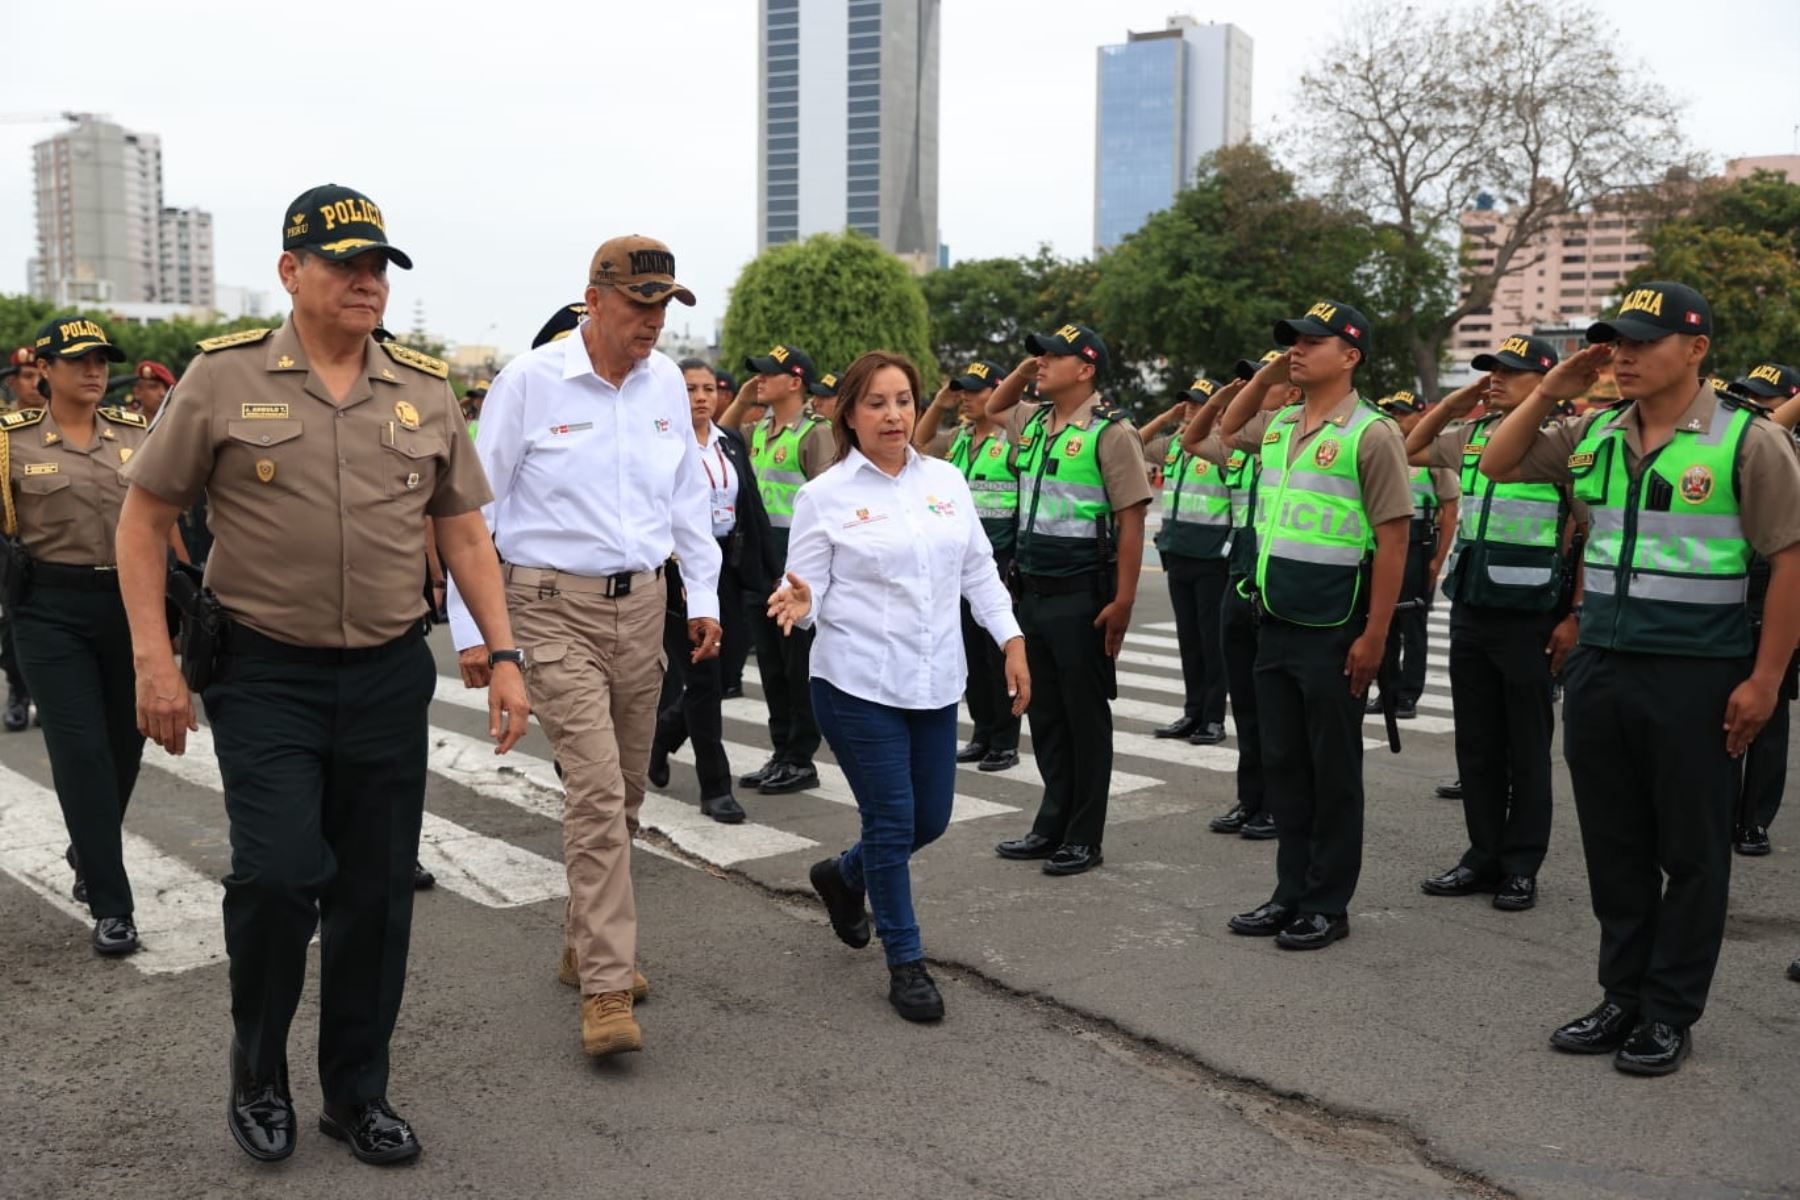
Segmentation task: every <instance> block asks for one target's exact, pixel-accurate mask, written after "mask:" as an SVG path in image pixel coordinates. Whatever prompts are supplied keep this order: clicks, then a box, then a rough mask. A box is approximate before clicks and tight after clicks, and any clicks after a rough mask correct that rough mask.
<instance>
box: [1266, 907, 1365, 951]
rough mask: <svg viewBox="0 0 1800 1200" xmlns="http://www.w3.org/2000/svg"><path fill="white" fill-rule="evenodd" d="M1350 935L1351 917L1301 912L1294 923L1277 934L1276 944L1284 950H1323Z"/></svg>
mask: <svg viewBox="0 0 1800 1200" xmlns="http://www.w3.org/2000/svg"><path fill="white" fill-rule="evenodd" d="M1349 936H1350V918H1349V917H1328V916H1326V915H1325V914H1324V913H1301V914H1300V915H1299V916H1297V917H1295V918H1294V920H1293V923H1292V924H1290V925H1289V926H1288V927H1287V928H1286V929H1284V930H1282V931H1281V932H1280V933H1278V934H1276V935H1275V944H1276V945H1277V946H1280V947H1281V948H1282V949H1283V950H1323V949H1324V948H1325V947H1327V946H1329V945H1331V943H1333V942H1335V941H1339V940H1341V939H1343V938H1347V937H1349Z"/></svg>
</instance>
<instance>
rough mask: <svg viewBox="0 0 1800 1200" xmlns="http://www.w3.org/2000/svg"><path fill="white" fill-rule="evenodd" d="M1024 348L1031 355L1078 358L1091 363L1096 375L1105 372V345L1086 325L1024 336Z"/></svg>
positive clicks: (1066, 326) (1068, 326)
mask: <svg viewBox="0 0 1800 1200" xmlns="http://www.w3.org/2000/svg"><path fill="white" fill-rule="evenodd" d="M1025 348H1026V349H1027V350H1029V351H1031V352H1032V353H1033V354H1052V355H1057V356H1060V357H1064V358H1079V359H1081V360H1082V361H1083V362H1089V363H1092V364H1093V366H1094V373H1095V374H1096V375H1098V374H1100V373H1102V372H1104V371H1105V370H1106V363H1107V358H1106V343H1105V342H1103V341H1101V340H1100V335H1099V334H1097V333H1095V332H1094V331H1093V330H1091V329H1089V328H1088V327H1087V326H1086V325H1064V326H1063V327H1062V328H1061V329H1058V330H1057V331H1056V332H1055V333H1029V334H1026V335H1025Z"/></svg>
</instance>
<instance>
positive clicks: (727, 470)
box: [700, 438, 737, 537]
mask: <svg viewBox="0 0 1800 1200" xmlns="http://www.w3.org/2000/svg"><path fill="white" fill-rule="evenodd" d="M712 449H713V455H715V456H717V458H718V460H719V473H718V475H717V476H715V475H714V474H713V465H712V463H711V462H709V461H707V460H708V457H709V456H708V455H705V454H702V455H701V456H700V466H701V467H702V468H703V469H704V470H705V471H706V482H707V484H708V485H709V486H710V488H711V492H712V527H713V536H714V537H724V536H725V535H726V534H728V533H730V532H731V531H732V529H734V528H735V527H736V526H737V496H736V494H735V489H734V488H733V486H732V478H731V464H730V463H729V462H727V461H726V459H725V441H724V439H723V438H721V439H720V440H718V441H716V442H714V443H713V447H712Z"/></svg>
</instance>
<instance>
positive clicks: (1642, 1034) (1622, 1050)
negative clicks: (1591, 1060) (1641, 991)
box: [1613, 1021, 1694, 1075]
mask: <svg viewBox="0 0 1800 1200" xmlns="http://www.w3.org/2000/svg"><path fill="white" fill-rule="evenodd" d="M1693 1048H1694V1035H1693V1034H1691V1033H1689V1032H1688V1031H1687V1030H1686V1029H1683V1028H1681V1027H1680V1026H1676V1025H1671V1024H1669V1023H1668V1022H1667V1021H1645V1022H1644V1023H1643V1024H1642V1025H1639V1026H1638V1027H1637V1028H1636V1029H1635V1030H1633V1031H1632V1034H1631V1038H1630V1039H1629V1040H1628V1041H1627V1042H1626V1043H1625V1044H1624V1045H1623V1046H1620V1047H1619V1052H1618V1053H1617V1054H1615V1055H1613V1066H1615V1067H1617V1068H1619V1070H1621V1071H1623V1072H1625V1073H1626V1074H1627V1075H1673V1074H1674V1073H1675V1072H1676V1071H1678V1070H1680V1069H1681V1060H1682V1059H1684V1058H1686V1057H1687V1056H1688V1051H1689V1050H1692V1049H1693Z"/></svg>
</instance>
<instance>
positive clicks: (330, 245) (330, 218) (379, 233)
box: [281, 183, 412, 271]
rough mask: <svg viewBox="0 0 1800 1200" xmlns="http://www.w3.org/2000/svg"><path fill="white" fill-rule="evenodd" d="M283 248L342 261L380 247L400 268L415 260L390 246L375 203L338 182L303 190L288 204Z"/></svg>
mask: <svg viewBox="0 0 1800 1200" xmlns="http://www.w3.org/2000/svg"><path fill="white" fill-rule="evenodd" d="M281 248H282V249H283V250H305V251H308V252H309V253H312V254H317V255H319V256H320V257H322V258H329V259H335V260H339V261H341V260H343V259H346V258H355V257H356V256H357V255H358V254H361V253H363V252H364V251H367V250H380V251H381V252H382V253H384V254H386V255H387V258H388V261H389V262H391V263H393V264H394V265H395V266H396V267H399V268H401V269H402V270H406V271H410V270H412V259H410V258H408V257H407V256H406V254H405V253H403V252H402V251H401V250H399V249H398V248H397V247H394V246H390V245H388V240H387V222H386V221H385V220H383V218H382V216H381V209H380V208H378V207H376V204H375V202H374V201H373V200H371V199H369V198H368V197H367V196H365V195H363V194H362V193H361V192H359V191H356V190H355V189H353V188H347V187H339V186H338V185H337V184H335V183H327V184H324V185H322V186H320V187H316V188H313V189H312V190H310V191H305V192H301V193H300V195H299V197H298V198H297V199H295V201H294V202H293V203H292V204H290V205H288V210H287V219H286V220H285V221H284V222H283V223H282V229H281Z"/></svg>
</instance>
